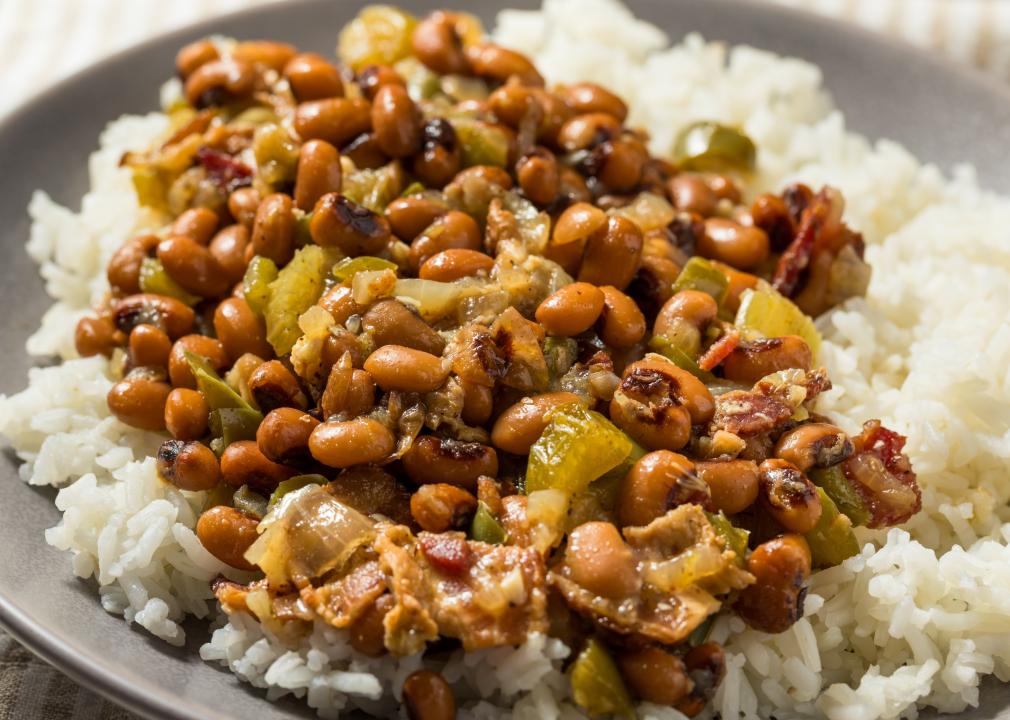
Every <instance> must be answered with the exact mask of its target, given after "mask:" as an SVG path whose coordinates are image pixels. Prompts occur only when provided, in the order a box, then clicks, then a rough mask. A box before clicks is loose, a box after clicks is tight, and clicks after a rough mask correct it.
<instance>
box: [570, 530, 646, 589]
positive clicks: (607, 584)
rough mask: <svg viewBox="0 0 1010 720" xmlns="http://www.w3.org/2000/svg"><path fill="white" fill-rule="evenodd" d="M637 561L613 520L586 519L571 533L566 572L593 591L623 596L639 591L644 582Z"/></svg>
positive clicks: (578, 583) (575, 580) (577, 582)
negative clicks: (588, 520) (591, 520)
mask: <svg viewBox="0 0 1010 720" xmlns="http://www.w3.org/2000/svg"><path fill="white" fill-rule="evenodd" d="M637 565H638V561H637V560H636V559H635V556H634V554H633V553H632V552H631V548H629V547H628V545H627V543H625V542H624V538H622V537H621V533H620V532H618V530H617V528H616V527H615V526H614V525H613V524H612V523H608V522H599V521H594V522H588V523H584V524H582V525H579V526H578V527H577V528H575V529H574V530H572V531H571V533H569V535H568V545H567V546H566V547H565V559H564V572H565V573H566V574H567V575H568V577H569V578H570V579H571V580H572V581H573V582H575V583H576V584H577V585H579V586H581V587H583V588H585V589H586V590H588V591H590V592H591V593H593V594H594V595H600V596H602V597H605V598H611V599H613V600H621V599H624V598H626V597H628V596H631V595H634V594H635V593H637V592H638V589H639V588H640V587H641V582H642V580H641V577H640V576H639V574H638V568H637Z"/></svg>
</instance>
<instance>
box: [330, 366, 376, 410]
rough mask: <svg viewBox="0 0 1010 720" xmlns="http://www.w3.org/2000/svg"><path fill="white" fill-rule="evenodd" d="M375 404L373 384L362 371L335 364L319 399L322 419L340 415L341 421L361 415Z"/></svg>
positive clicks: (368, 376) (369, 377)
mask: <svg viewBox="0 0 1010 720" xmlns="http://www.w3.org/2000/svg"><path fill="white" fill-rule="evenodd" d="M374 404H375V383H374V382H372V376H371V375H369V374H368V373H367V372H366V371H364V370H358V369H356V368H353V367H350V366H346V365H342V364H341V363H339V362H338V363H336V364H335V365H334V366H333V368H332V369H331V370H330V374H329V376H328V377H327V379H326V388H325V389H324V390H323V394H322V397H321V398H320V399H319V407H320V409H321V410H322V412H323V418H325V419H329V418H331V417H333V416H335V415H338V414H339V415H341V416H342V417H343V419H347V418H353V417H357V416H358V415H363V414H364V413H366V412H368V411H369V410H371V409H372V406H373V405H374Z"/></svg>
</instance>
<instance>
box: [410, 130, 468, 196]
mask: <svg viewBox="0 0 1010 720" xmlns="http://www.w3.org/2000/svg"><path fill="white" fill-rule="evenodd" d="M421 137H422V140H421V152H420V153H419V154H417V155H416V156H415V157H414V162H413V166H412V169H413V171H414V174H415V175H416V176H417V177H418V179H420V180H421V182H423V183H424V184H425V185H427V186H428V187H433V188H441V187H444V186H445V185H446V184H447V183H448V182H449V181H450V180H452V179H453V178H454V177H456V174H457V173H458V172H459V171H460V168H461V167H462V158H463V156H462V152H461V150H460V146H459V138H457V136H456V131H455V129H453V127H452V125H451V124H450V123H449V122H448V121H447V120H445V119H444V118H432V119H431V120H429V121H428V122H426V123H425V124H424V127H423V128H422V130H421Z"/></svg>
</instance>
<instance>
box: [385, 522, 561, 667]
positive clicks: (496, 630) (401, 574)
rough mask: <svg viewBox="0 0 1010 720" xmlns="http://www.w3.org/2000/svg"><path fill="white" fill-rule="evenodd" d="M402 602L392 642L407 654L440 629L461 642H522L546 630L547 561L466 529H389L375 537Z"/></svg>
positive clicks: (467, 645)
mask: <svg viewBox="0 0 1010 720" xmlns="http://www.w3.org/2000/svg"><path fill="white" fill-rule="evenodd" d="M374 548H375V550H376V551H377V552H378V553H379V558H380V562H381V563H382V565H383V569H384V570H385V572H386V573H387V575H388V576H389V578H390V579H389V583H390V587H391V589H392V594H393V598H394V600H395V601H396V602H395V605H394V606H393V608H392V609H391V610H390V611H389V613H388V614H387V615H386V619H385V621H384V622H385V628H386V647H388V648H389V650H390V651H391V652H393V653H395V654H399V655H408V654H412V653H415V652H418V651H419V650H422V649H423V647H424V644H425V643H426V642H427V641H429V640H434V639H435V638H437V637H438V636H439V635H440V634H441V635H443V636H446V637H453V638H457V639H459V640H460V641H461V642H462V644H463V648H464V649H466V650H475V649H478V648H486V647H494V646H498V645H519V644H521V643H523V642H525V640H526V638H527V637H528V636H529V634H530V633H536V632H546V630H547V593H546V587H545V578H544V567H543V561H542V560H541V559H540V556H539V555H538V554H537V553H536V552H535V551H533V550H528V549H526V548H520V547H515V546H505V545H487V544H485V543H479V542H472V541H468V540H466V539H465V536H464V535H463V534H462V533H442V534H439V535H435V534H429V533H421V534H420V536H418V537H417V538H416V539H415V538H414V537H413V536H412V535H411V534H410V532H409V531H408V530H407V529H406V528H404V527H400V526H390V527H386V528H384V529H383V530H381V531H380V533H379V536H378V538H377V539H376V541H375V543H374Z"/></svg>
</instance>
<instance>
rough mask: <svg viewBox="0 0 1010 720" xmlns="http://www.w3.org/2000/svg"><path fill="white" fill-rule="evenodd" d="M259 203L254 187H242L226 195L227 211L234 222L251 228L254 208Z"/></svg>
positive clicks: (255, 208)
mask: <svg viewBox="0 0 1010 720" xmlns="http://www.w3.org/2000/svg"><path fill="white" fill-rule="evenodd" d="M259 205H260V194H259V192H258V191H257V190H256V189H255V188H251V187H243V188H239V189H237V190H234V191H233V192H232V194H231V195H229V196H228V212H229V213H231V216H232V217H233V218H234V219H235V222H237V223H239V224H241V225H244V226H245V227H246V228H252V226H253V223H254V222H255V221H256V210H257V208H259Z"/></svg>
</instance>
